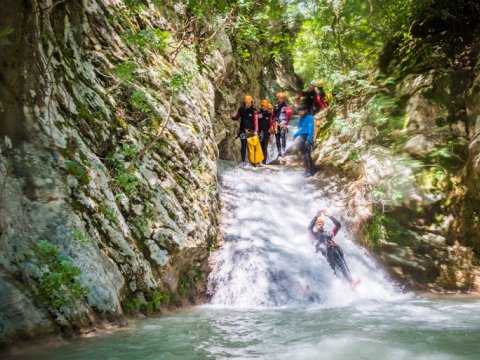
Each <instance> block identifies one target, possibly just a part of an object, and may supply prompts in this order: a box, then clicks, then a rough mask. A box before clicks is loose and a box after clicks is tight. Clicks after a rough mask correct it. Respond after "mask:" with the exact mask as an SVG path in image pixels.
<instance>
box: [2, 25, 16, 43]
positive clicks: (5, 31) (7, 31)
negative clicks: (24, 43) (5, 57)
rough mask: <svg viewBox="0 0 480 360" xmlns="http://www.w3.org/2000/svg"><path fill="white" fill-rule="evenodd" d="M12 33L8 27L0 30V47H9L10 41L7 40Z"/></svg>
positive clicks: (11, 29)
mask: <svg viewBox="0 0 480 360" xmlns="http://www.w3.org/2000/svg"><path fill="white" fill-rule="evenodd" d="M13 32H14V30H13V28H12V27H9V26H7V27H5V28H3V29H0V45H11V44H12V41H11V40H10V39H9V36H10V35H11V34H13Z"/></svg>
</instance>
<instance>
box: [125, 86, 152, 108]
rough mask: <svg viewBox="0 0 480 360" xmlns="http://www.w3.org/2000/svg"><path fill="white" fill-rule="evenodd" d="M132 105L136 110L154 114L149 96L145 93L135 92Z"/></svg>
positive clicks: (131, 97)
mask: <svg viewBox="0 0 480 360" xmlns="http://www.w3.org/2000/svg"><path fill="white" fill-rule="evenodd" d="M130 104H131V105H132V107H133V108H134V109H136V110H139V111H142V112H144V113H150V112H152V107H151V106H150V104H149V103H148V99H147V94H146V93H145V92H144V91H135V92H134V93H133V94H132V96H130Z"/></svg>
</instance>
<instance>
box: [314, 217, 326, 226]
mask: <svg viewBox="0 0 480 360" xmlns="http://www.w3.org/2000/svg"><path fill="white" fill-rule="evenodd" d="M315 223H316V224H317V225H318V226H323V224H325V221H323V219H322V218H321V217H317V220H316V221H315Z"/></svg>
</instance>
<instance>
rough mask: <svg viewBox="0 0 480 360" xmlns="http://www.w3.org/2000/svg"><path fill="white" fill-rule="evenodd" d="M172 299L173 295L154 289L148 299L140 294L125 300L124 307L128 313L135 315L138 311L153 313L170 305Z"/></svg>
mask: <svg viewBox="0 0 480 360" xmlns="http://www.w3.org/2000/svg"><path fill="white" fill-rule="evenodd" d="M171 301H172V298H171V295H170V294H169V293H167V292H161V291H157V290H156V291H152V292H150V293H149V294H148V295H147V296H146V299H144V298H143V297H140V296H136V297H134V298H132V299H130V300H129V301H127V302H125V303H124V305H123V309H124V311H125V312H126V313H127V314H130V315H133V314H136V313H138V312H143V313H146V314H151V313H153V312H156V311H160V310H161V309H162V307H166V306H168V305H170V303H171Z"/></svg>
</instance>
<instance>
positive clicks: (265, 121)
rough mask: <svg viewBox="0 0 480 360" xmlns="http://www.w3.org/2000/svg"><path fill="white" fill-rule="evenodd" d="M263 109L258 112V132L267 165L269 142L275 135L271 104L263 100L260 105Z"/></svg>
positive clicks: (264, 161)
mask: <svg viewBox="0 0 480 360" xmlns="http://www.w3.org/2000/svg"><path fill="white" fill-rule="evenodd" d="M260 105H261V109H260V111H259V112H258V132H259V134H260V135H259V136H260V143H261V144H262V152H263V157H264V158H263V163H264V164H266V163H267V156H268V141H269V139H270V136H271V134H273V132H274V130H273V119H272V112H271V111H270V110H269V109H268V105H269V102H268V100H267V99H263V100H262V102H261V103H260Z"/></svg>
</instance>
